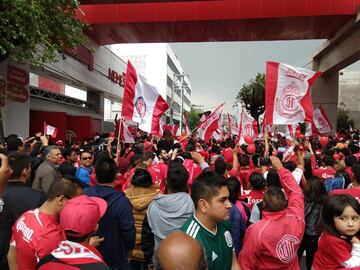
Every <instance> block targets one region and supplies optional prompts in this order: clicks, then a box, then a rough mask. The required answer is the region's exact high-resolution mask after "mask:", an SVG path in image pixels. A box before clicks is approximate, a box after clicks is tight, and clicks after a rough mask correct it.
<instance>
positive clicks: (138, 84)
mask: <svg viewBox="0 0 360 270" xmlns="http://www.w3.org/2000/svg"><path fill="white" fill-rule="evenodd" d="M168 108H169V105H168V104H167V103H166V101H165V100H164V99H163V98H162V96H161V95H160V94H159V91H158V90H157V89H156V88H155V87H154V86H152V85H150V84H149V83H148V82H147V81H146V79H145V78H144V77H142V76H141V75H139V74H137V72H136V69H135V68H134V66H133V65H132V64H131V63H130V61H129V62H128V65H127V69H126V78H125V86H124V98H123V104H122V111H121V115H122V116H123V117H124V119H126V120H132V121H134V122H136V123H138V124H139V129H140V130H142V131H145V132H148V133H152V134H159V132H160V117H161V116H162V115H163V114H164V112H165V111H166V110H167V109H168Z"/></svg>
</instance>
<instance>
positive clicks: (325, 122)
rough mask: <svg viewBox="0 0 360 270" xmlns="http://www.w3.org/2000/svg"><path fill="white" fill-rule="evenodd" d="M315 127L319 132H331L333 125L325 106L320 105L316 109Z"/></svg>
mask: <svg viewBox="0 0 360 270" xmlns="http://www.w3.org/2000/svg"><path fill="white" fill-rule="evenodd" d="M313 123H314V127H313V128H314V129H315V131H316V132H317V133H319V134H329V133H331V131H332V129H333V127H332V125H331V122H330V120H329V118H328V116H327V114H326V112H325V110H324V108H323V107H322V106H321V105H320V106H319V108H317V109H316V110H315V111H314V122H313Z"/></svg>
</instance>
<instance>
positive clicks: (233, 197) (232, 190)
mask: <svg viewBox="0 0 360 270" xmlns="http://www.w3.org/2000/svg"><path fill="white" fill-rule="evenodd" d="M226 182H227V187H228V189H229V201H230V202H231V203H232V204H235V203H236V201H237V199H238V196H239V193H240V189H241V184H240V182H239V180H238V179H237V178H236V177H234V176H232V177H229V178H228V179H227V180H226Z"/></svg>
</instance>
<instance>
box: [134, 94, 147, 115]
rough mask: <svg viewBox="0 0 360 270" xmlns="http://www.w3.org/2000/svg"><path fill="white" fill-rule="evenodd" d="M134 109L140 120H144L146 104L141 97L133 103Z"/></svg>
mask: <svg viewBox="0 0 360 270" xmlns="http://www.w3.org/2000/svg"><path fill="white" fill-rule="evenodd" d="M135 108H136V111H137V113H138V114H139V115H140V117H141V118H144V116H145V114H146V103H145V99H144V98H143V97H142V96H139V97H138V98H137V99H136V101H135Z"/></svg>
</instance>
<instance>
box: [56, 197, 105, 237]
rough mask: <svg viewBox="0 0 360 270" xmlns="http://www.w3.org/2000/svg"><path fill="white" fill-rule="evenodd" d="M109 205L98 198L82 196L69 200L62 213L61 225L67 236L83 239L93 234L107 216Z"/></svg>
mask: <svg viewBox="0 0 360 270" xmlns="http://www.w3.org/2000/svg"><path fill="white" fill-rule="evenodd" d="M106 208H107V203H106V201H105V200H103V199H101V198H97V197H88V196H86V195H80V196H77V197H74V198H73V199H71V200H69V201H68V202H67V203H66V204H65V206H64V208H63V209H62V211H61V212H60V223H61V226H62V227H63V230H64V231H65V232H66V231H71V233H69V232H66V234H68V235H70V236H74V237H82V236H85V235H88V234H89V233H91V232H92V231H93V230H94V229H95V227H96V224H98V222H99V220H100V219H101V217H102V216H103V215H104V214H105V212H106Z"/></svg>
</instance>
